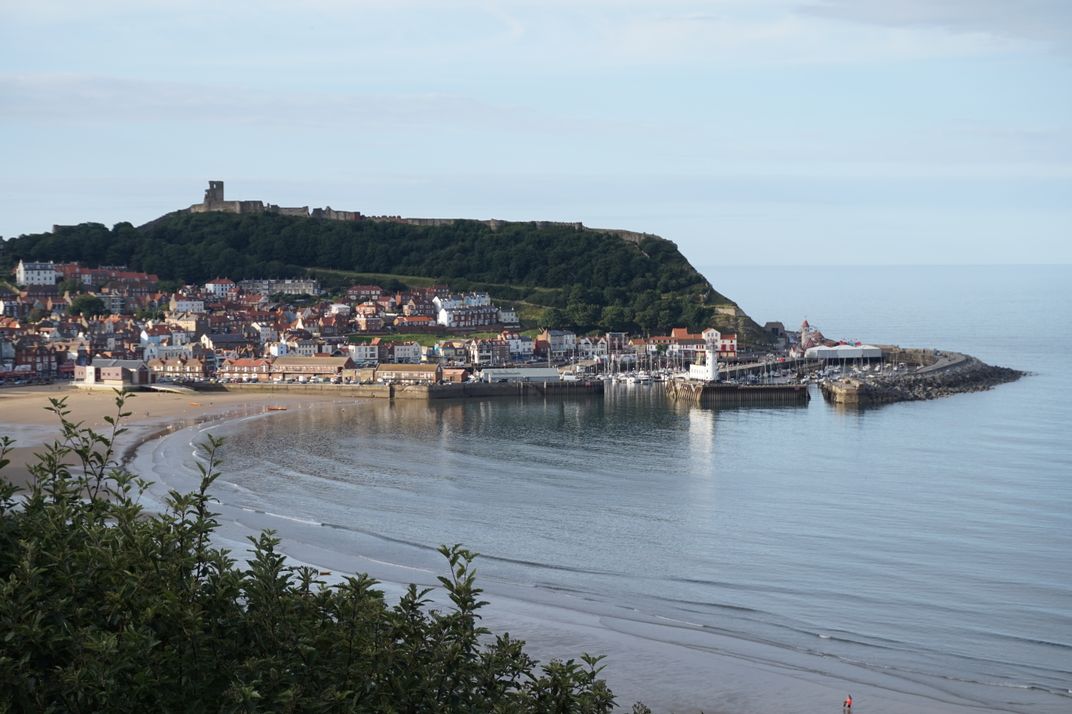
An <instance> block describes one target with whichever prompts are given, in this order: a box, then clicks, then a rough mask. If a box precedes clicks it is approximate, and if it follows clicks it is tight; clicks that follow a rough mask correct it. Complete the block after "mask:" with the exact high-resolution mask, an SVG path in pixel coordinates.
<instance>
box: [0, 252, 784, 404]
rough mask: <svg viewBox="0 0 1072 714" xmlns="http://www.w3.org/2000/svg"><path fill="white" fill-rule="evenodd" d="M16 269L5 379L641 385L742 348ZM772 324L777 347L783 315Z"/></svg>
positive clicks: (446, 294)
mask: <svg viewBox="0 0 1072 714" xmlns="http://www.w3.org/2000/svg"><path fill="white" fill-rule="evenodd" d="M13 277H14V283H15V285H16V286H17V288H16V290H13V291H10V294H3V295H0V380H3V383H5V384H25V383H30V382H47V381H53V380H73V381H74V382H75V383H76V384H78V385H79V386H87V387H92V386H103V387H108V388H113V387H120V388H126V387H138V386H142V385H148V384H153V383H156V384H166V383H190V384H197V383H203V382H209V381H212V382H222V383H234V382H245V383H250V382H260V383H266V382H267V383H336V384H339V383H381V384H382V383H394V384H437V383H458V382H466V381H475V380H482V381H489V382H502V381H519V380H522V381H523V380H532V381H535V380H541V381H549V380H559V379H562V380H577V379H585V378H587V377H590V376H594V375H601V376H606V375H610V374H620V375H626V374H628V375H630V376H629V378H630V379H640V380H644V379H645V378H651V377H650V376H649V375H655V377H654V378H655V379H657V378H658V376H657V375H658V374H659V373H660V371H661V370H671V369H672V370H676V371H678V372H687V371H688V370H689V369H690V366H691V367H692V368H693V369H694V370H695V369H696V368H697V367H698V366H699V367H703V366H704V362H705V354H711V355H717V359H718V361H720V362H726V363H732V362H735V361H736V360H738V358H739V357H740V356H741V353H740V352H739V346H738V342H737V336H736V335H735V334H724V333H720V332H719V331H718V330H716V329H714V328H708V329H706V330H703V331H702V332H701V333H699V334H697V333H690V332H689V331H688V330H687V329H686V328H684V327H680V328H674V329H672V330H671V331H670V333H669V334H666V335H653V336H644V337H639V336H631V335H628V334H626V333H618V332H609V333H602V334H590V335H578V334H576V333H575V332H572V331H569V330H562V329H549V328H540V329H536V328H529V329H522V326H521V324H520V321H519V320H518V315H517V313H516V311H515V310H514V309H512V308H510V307H507V306H498V305H496V304H495V303H494V302H493V301H492V299H491V297H490V296H489V295H488V294H487V293H484V292H468V293H460V292H454V291H452V290H451V288H450V286H447V285H433V286H429V287H421V288H406V289H402V290H388V289H385V288H384V287H382V286H380V285H373V284H366V285H352V286H350V287H349V288H347V289H346V290H344V291H339V292H337V293H335V294H333V295H327V294H325V293H324V291H322V290H321V286H320V285H319V283H318V282H317V281H316V280H312V279H305V278H293V279H260V280H242V281H239V282H235V281H232V280H230V279H228V278H217V279H214V280H210V281H208V282H206V283H204V284H202V285H186V286H183V287H180V288H179V289H177V290H174V291H164V290H161V287H160V281H159V280H158V278H157V277H156V276H155V275H151V274H146V273H141V272H135V271H130V270H127V269H126V268H125V267H124V266H111V267H96V268H93V267H85V266H81V265H79V264H77V263H52V262H28V261H20V262H19V264H18V265H17V267H16V269H15V271H14V276H13ZM767 329H769V330H771V331H772V335H773V336H775V337H776V338H780V339H781V344H782V345H783V346H784V345H785V340H786V333H785V331H784V328H782V326H781V325H780V324H779V323H771V324H768V326H767ZM764 349H768V347H767V346H764ZM706 360H707V362H708V365H707V366H708V367H709V368H710V367H713V361H712V360H710V359H709V358H706ZM707 372H711V370H710V369H708V370H707ZM700 373H701V374H703V373H704V370H702V369H701V371H700ZM711 374H712V376H713V372H711Z"/></svg>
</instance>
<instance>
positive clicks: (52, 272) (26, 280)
mask: <svg viewBox="0 0 1072 714" xmlns="http://www.w3.org/2000/svg"><path fill="white" fill-rule="evenodd" d="M58 279H59V273H58V272H57V271H56V266H55V264H54V263H52V262H48V263H27V262H25V261H22V260H20V261H19V264H18V265H17V266H16V267H15V284H17V285H20V286H21V285H55V284H56V280H58Z"/></svg>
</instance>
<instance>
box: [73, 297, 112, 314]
mask: <svg viewBox="0 0 1072 714" xmlns="http://www.w3.org/2000/svg"><path fill="white" fill-rule="evenodd" d="M68 312H70V313H71V314H72V315H85V316H86V317H94V316H95V315H104V314H105V313H107V312H108V308H106V307H105V306H104V301H103V300H101V299H100V298H99V297H97V296H96V295H78V296H76V297H75V298H74V299H73V300H71V307H70V308H69V309H68Z"/></svg>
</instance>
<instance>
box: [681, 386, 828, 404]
mask: <svg viewBox="0 0 1072 714" xmlns="http://www.w3.org/2000/svg"><path fill="white" fill-rule="evenodd" d="M666 394H667V396H669V397H670V398H671V399H677V400H682V401H688V402H692V403H693V404H700V405H703V406H717V407H750V406H756V407H769V406H800V405H805V404H807V403H808V401H809V400H810V399H811V396H810V395H809V394H808V387H807V385H803V384H721V383H718V382H695V381H673V382H667V383H666Z"/></svg>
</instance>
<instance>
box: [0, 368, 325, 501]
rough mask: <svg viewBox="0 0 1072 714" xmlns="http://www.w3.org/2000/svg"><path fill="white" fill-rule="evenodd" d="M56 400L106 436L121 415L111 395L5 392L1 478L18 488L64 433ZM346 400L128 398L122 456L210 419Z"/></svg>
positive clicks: (1, 399) (49, 389) (0, 417)
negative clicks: (6, 444)
mask: <svg viewBox="0 0 1072 714" xmlns="http://www.w3.org/2000/svg"><path fill="white" fill-rule="evenodd" d="M51 399H65V400H66V407H67V410H68V411H69V414H68V415H67V418H68V419H70V420H71V421H74V422H81V423H83V424H84V425H86V426H88V427H91V428H92V429H94V430H96V431H99V432H101V433H109V432H110V431H111V426H110V425H109V424H108V423H107V422H106V421H105V417H109V416H111V417H115V416H116V415H117V413H118V409H117V407H116V403H115V399H116V395H115V393H114V392H110V391H87V390H81V389H75V388H72V387H68V386H41V387H25V388H15V389H3V390H0V436H8V437H11V438H12V439H13V440H14V441H15V449H14V450H13V451H11V452H10V453H9V454H8V457H7V458H9V459H10V460H11V463H10V464H8V466H7V467H6V468H4V470H3V471H2V472H0V475H2V476H3V477H4V478H5V479H6V480H8V481H11V482H14V483H16V484H23V483H25V482H26V480H27V479H28V478H29V471H28V470H27V466H28V465H29V464H31V463H33V462H34V460H35V456H34V454H35V453H38V452H40V450H41V447H42V446H44V445H46V444H50V443H52V441H53V440H55V439H56V438H57V437H58V436H59V434H60V423H59V419H58V418H57V417H56V415H55V414H53V413H52V412H51V411H49V406H50V400H51ZM334 401H344V398H341V397H336V396H332V395H321V394H286V393H284V394H252V393H233V392H204V393H194V394H171V393H164V392H138V393H132V394H130V395H128V398H127V401H126V403H125V406H124V411H127V412H130V416H128V417H126V418H124V419H123V420H122V426H123V427H125V428H126V429H127V432H126V433H124V434H122V435H120V437H119V439H118V440H117V453H118V454H120V455H124V454H127V452H128V451H129V450H130V449H132V448H133V447H135V446H137V445H138V444H140V443H141V442H142V441H144V440H145V439H147V438H150V437H152V436H153V435H155V434H162V433H163V432H165V431H166V430H170V431H174V430H178V429H182V428H185V427H187V426H192V425H194V424H198V423H204V422H208V421H219V420H226V419H228V418H232V417H243V416H249V415H250V414H255V413H260V412H264V411H266V410H268V408H269V407H288V408H290V407H296V406H298V405H307V404H310V403H314V402H334Z"/></svg>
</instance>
